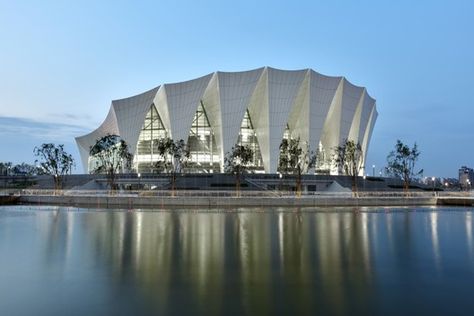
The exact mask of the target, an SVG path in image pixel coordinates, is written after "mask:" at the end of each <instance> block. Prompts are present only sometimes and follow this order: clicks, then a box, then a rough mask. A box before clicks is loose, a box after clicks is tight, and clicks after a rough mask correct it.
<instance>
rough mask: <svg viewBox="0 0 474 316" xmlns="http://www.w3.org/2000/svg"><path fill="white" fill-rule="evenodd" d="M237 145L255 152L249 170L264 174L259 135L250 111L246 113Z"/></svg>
mask: <svg viewBox="0 0 474 316" xmlns="http://www.w3.org/2000/svg"><path fill="white" fill-rule="evenodd" d="M237 144H239V145H240V146H248V147H250V149H252V151H253V153H254V154H253V161H252V163H251V165H250V167H249V168H248V169H249V170H250V171H251V172H255V173H264V172H265V169H264V168H263V160H262V154H261V152H260V146H259V145H258V140H257V135H256V134H255V130H254V128H253V124H252V120H251V119H250V114H249V111H248V110H247V111H245V115H244V119H243V120H242V125H241V126H240V133H239V138H238V140H237Z"/></svg>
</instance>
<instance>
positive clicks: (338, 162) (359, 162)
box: [333, 139, 364, 192]
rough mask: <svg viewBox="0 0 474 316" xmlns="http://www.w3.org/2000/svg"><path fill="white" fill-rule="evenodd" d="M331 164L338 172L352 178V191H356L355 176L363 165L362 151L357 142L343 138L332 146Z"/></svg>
mask: <svg viewBox="0 0 474 316" xmlns="http://www.w3.org/2000/svg"><path fill="white" fill-rule="evenodd" d="M333 164H334V165H335V166H336V167H337V168H338V171H339V173H342V174H344V175H347V176H350V177H351V179H352V192H357V176H358V175H359V173H360V171H361V170H362V168H363V167H364V153H363V151H362V146H361V145H360V143H359V142H357V143H356V142H355V141H353V140H348V139H346V140H344V142H343V143H342V144H341V145H339V146H336V147H335V148H334V156H333Z"/></svg>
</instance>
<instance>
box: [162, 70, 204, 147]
mask: <svg viewBox="0 0 474 316" xmlns="http://www.w3.org/2000/svg"><path fill="white" fill-rule="evenodd" d="M211 77H212V74H209V75H207V76H204V77H201V78H198V79H194V80H189V81H185V82H180V83H172V84H165V85H164V86H165V90H166V100H167V105H168V113H169V122H170V134H171V137H172V138H173V139H175V140H180V139H182V140H184V141H187V139H188V134H189V130H190V129H191V125H192V123H193V118H194V114H195V113H196V110H197V107H198V105H199V102H200V101H201V98H202V96H203V94H204V90H205V89H206V87H207V85H208V83H209V80H210V79H211Z"/></svg>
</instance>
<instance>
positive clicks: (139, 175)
mask: <svg viewBox="0 0 474 316" xmlns="http://www.w3.org/2000/svg"><path fill="white" fill-rule="evenodd" d="M137 176H138V190H140V177H141V174H140V173H138V174H137Z"/></svg>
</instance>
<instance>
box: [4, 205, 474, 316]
mask: <svg viewBox="0 0 474 316" xmlns="http://www.w3.org/2000/svg"><path fill="white" fill-rule="evenodd" d="M314 210H315V209H305V208H303V209H296V208H295V209H293V208H288V209H283V208H281V209H239V210H236V211H230V210H223V212H195V211H193V210H187V211H174V212H166V211H165V212H163V211H161V212H153V211H138V210H135V211H119V210H116V211H110V210H108V211H107V210H85V209H76V208H62V207H31V206H6V207H0V315H278V314H280V315H315V314H322V315H373V314H378V315H403V314H405V315H407V314H410V315H472V314H473V313H474V311H473V310H474V299H473V293H474V237H473V223H474V214H473V211H472V209H467V208H416V209H415V208H406V209H394V208H387V209H384V208H379V209H377V208H368V209H364V208H362V209H351V208H331V209H318V210H320V211H322V212H314Z"/></svg>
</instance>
